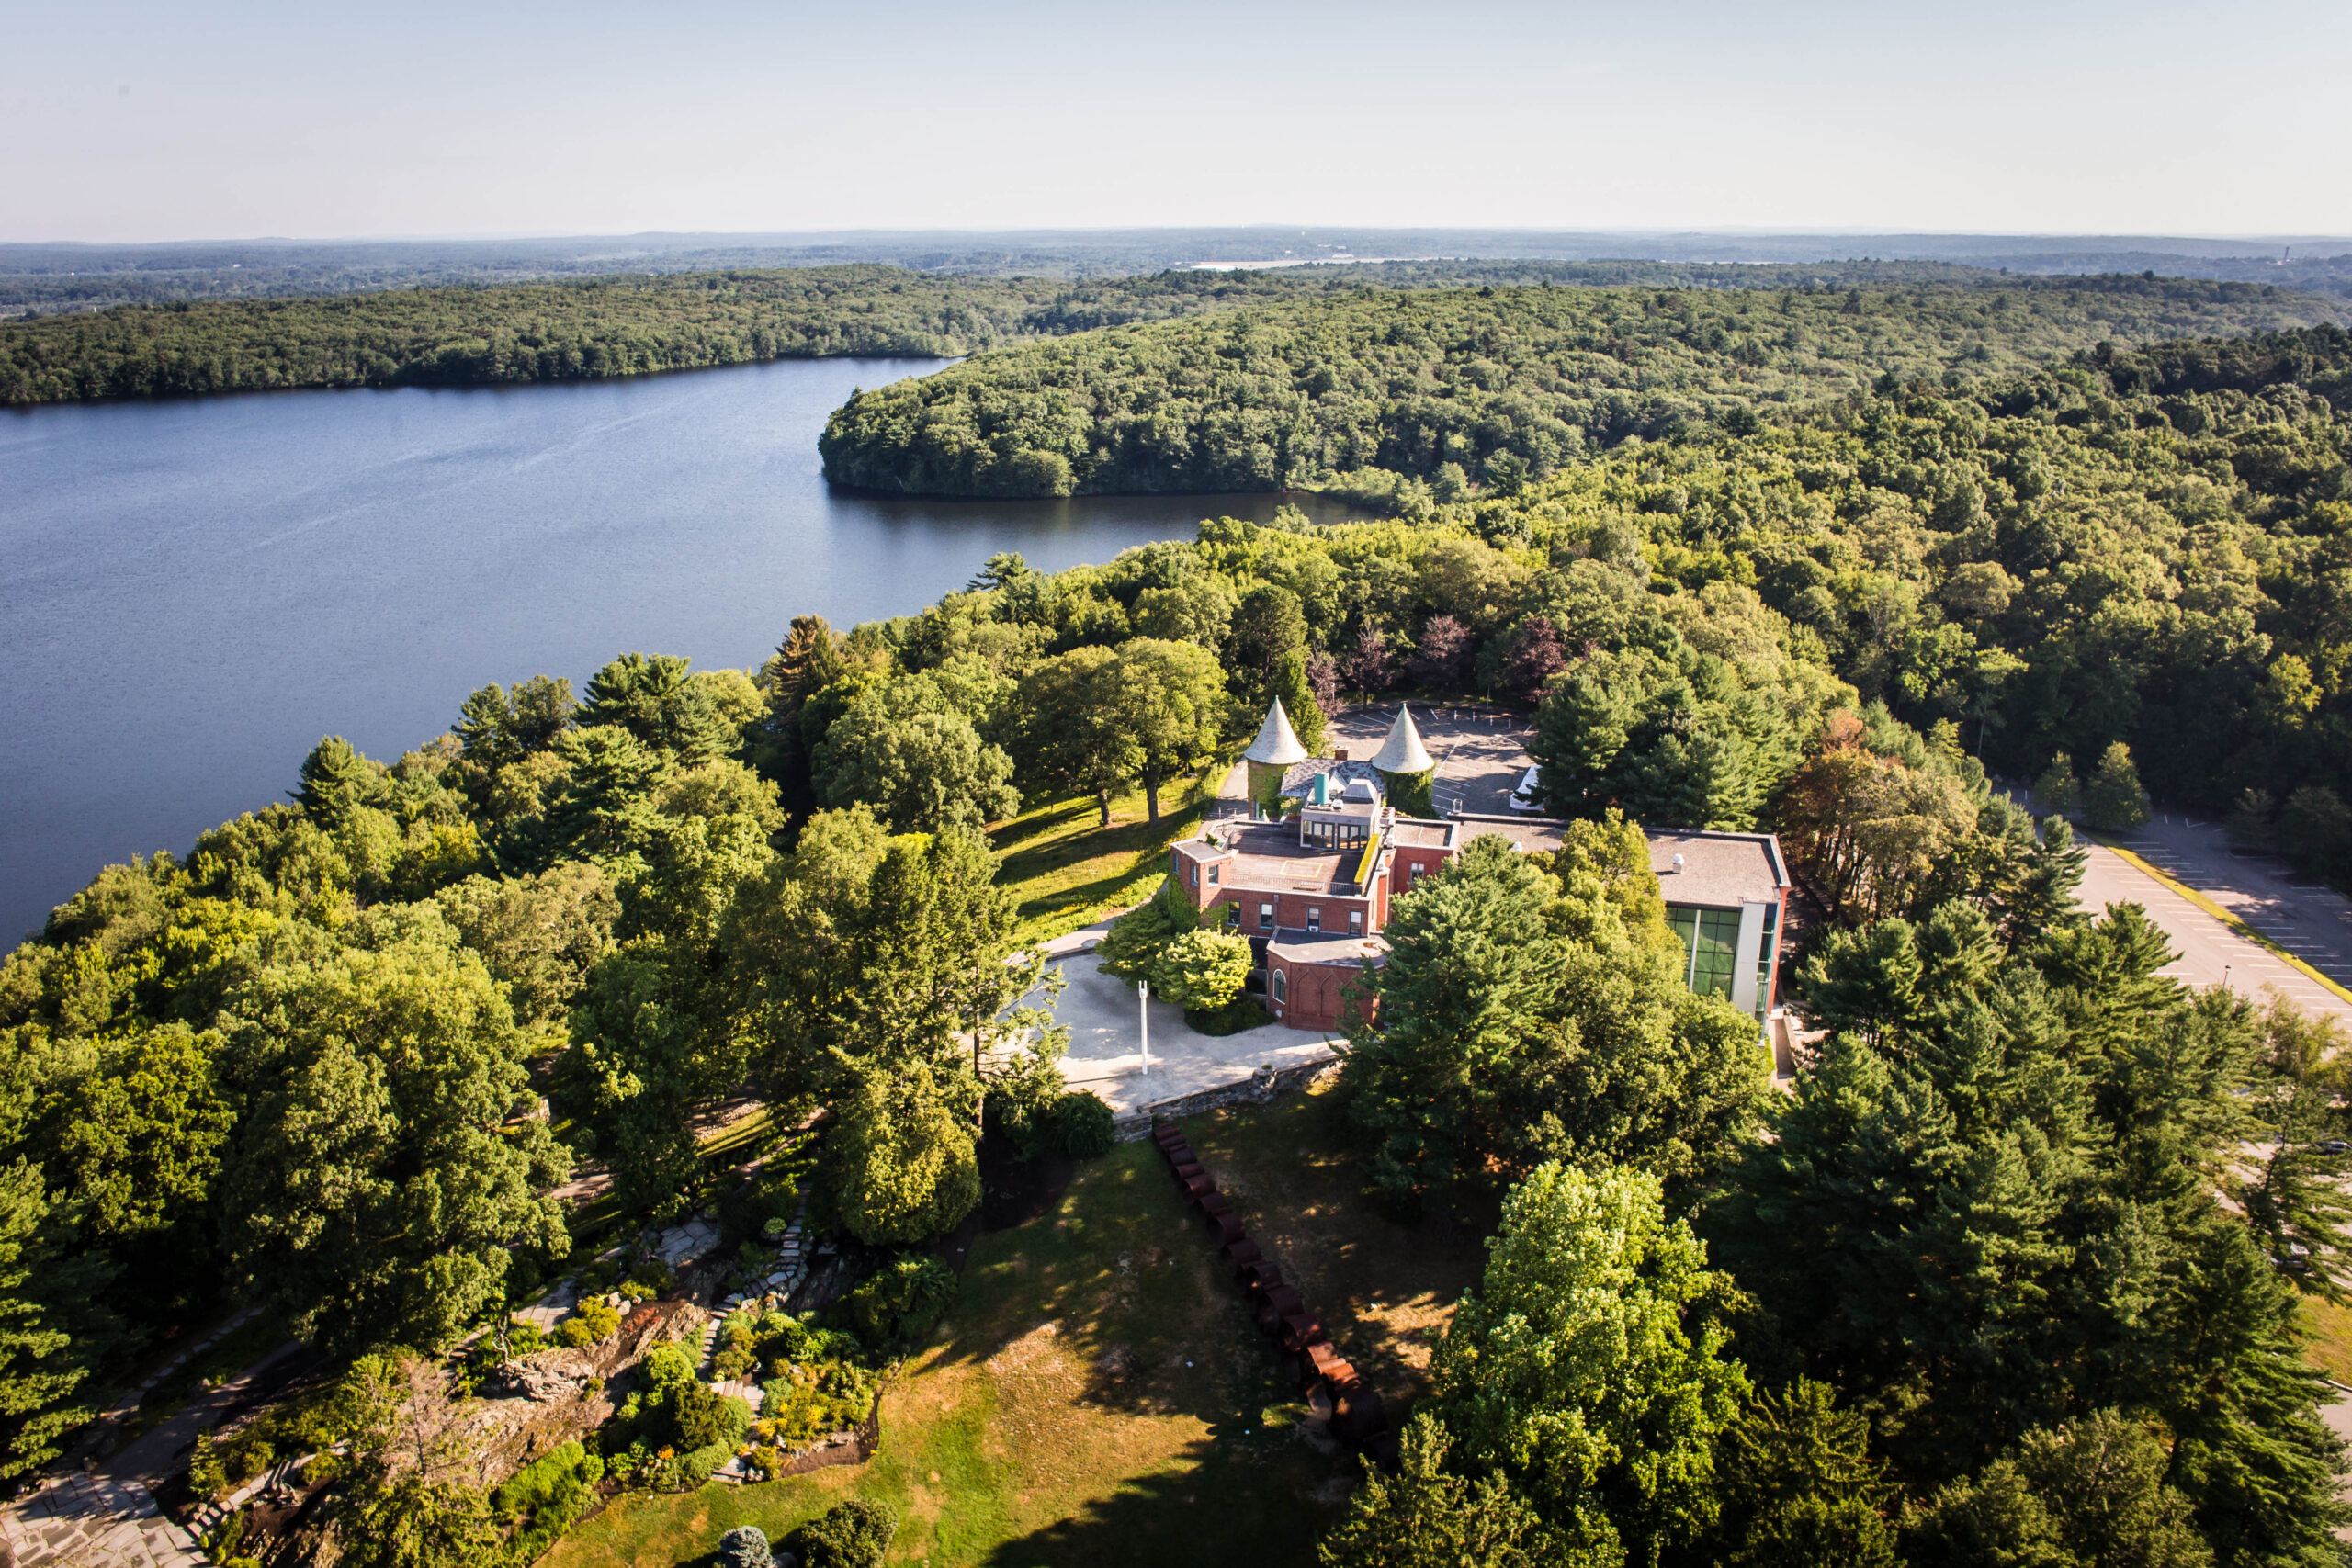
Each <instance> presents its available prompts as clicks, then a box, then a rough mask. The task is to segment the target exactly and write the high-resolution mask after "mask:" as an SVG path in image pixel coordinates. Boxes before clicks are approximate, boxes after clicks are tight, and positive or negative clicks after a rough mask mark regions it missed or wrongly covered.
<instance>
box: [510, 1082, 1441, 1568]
mask: <svg viewBox="0 0 2352 1568" xmlns="http://www.w3.org/2000/svg"><path fill="white" fill-rule="evenodd" d="M1333 1111H1334V1107H1333V1103H1332V1098H1331V1097H1330V1096H1329V1095H1328V1094H1326V1095H1314V1096H1307V1097H1294V1098H1293V1099H1290V1100H1284V1101H1281V1102H1278V1103H1277V1104H1275V1105H1274V1106H1272V1107H1269V1108H1267V1109H1265V1110H1262V1111H1238V1112H1224V1113H1218V1114H1214V1115H1209V1116H1203V1117H1198V1118H1195V1119H1193V1121H1192V1122H1188V1123H1187V1126H1188V1127H1189V1128H1190V1129H1191V1131H1192V1133H1193V1140H1194V1145H1195V1146H1196V1147H1197V1148H1198V1149H1199V1150H1200V1152H1201V1155H1202V1157H1203V1158H1204V1160H1206V1161H1207V1162H1208V1165H1209V1168H1210V1169H1211V1170H1212V1171H1213V1172H1214V1173H1215V1174H1216V1176H1217V1178H1218V1179H1219V1181H1220V1183H1223V1184H1227V1185H1229V1186H1230V1188H1231V1189H1232V1190H1233V1191H1234V1193H1235V1199H1234V1203H1235V1207H1236V1209H1237V1210H1238V1211H1241V1212H1242V1213H1244V1214H1245V1215H1246V1217H1247V1218H1248V1221H1249V1223H1250V1227H1251V1231H1252V1234H1253V1235H1259V1236H1261V1238H1264V1239H1263V1240H1262V1241H1261V1245H1265V1246H1266V1247H1267V1249H1268V1250H1269V1251H1270V1252H1273V1253H1276V1254H1277V1255H1278V1256H1280V1257H1281V1258H1282V1260H1283V1264H1284V1267H1285V1268H1287V1269H1295V1273H1296V1278H1297V1279H1298V1280H1299V1281H1300V1285H1301V1289H1302V1291H1303V1292H1305V1293H1306V1298H1307V1301H1308V1303H1309V1304H1310V1305H1312V1306H1313V1307H1315V1308H1316V1309H1317V1311H1318V1312H1320V1313H1321V1314H1322V1315H1323V1317H1324V1320H1325V1322H1326V1323H1327V1324H1329V1325H1330V1327H1331V1332H1332V1335H1333V1337H1334V1338H1335V1339H1337V1340H1338V1341H1339V1342H1340V1347H1341V1348H1342V1349H1343V1350H1344V1351H1345V1352H1346V1353H1347V1354H1348V1355H1349V1356H1350V1357H1351V1359H1355V1360H1356V1362H1357V1364H1358V1365H1359V1366H1360V1367H1362V1368H1363V1369H1364V1371H1366V1373H1367V1375H1370V1376H1372V1377H1373V1378H1374V1380H1375V1382H1376V1383H1377V1384H1378V1386H1379V1387H1380V1388H1381V1391H1382V1393H1384V1394H1388V1395H1390V1396H1391V1398H1392V1402H1393V1401H1394V1398H1395V1396H1396V1395H1397V1394H1401V1393H1406V1392H1408V1390H1409V1389H1410V1388H1411V1387H1412V1386H1413V1385H1414V1383H1415V1381H1416V1378H1417V1371H1416V1369H1418V1368H1420V1367H1423V1366H1426V1364H1427V1359H1428V1351H1429V1347H1430V1341H1431V1337H1432V1336H1433V1334H1434V1332H1435V1330H1436V1329H1437V1328H1438V1327H1439V1326H1440V1325H1442V1322H1443V1318H1444V1314H1445V1311H1446V1309H1447V1307H1448V1305H1449V1304H1450V1303H1452V1301H1453V1299H1454V1296H1455V1294H1457V1293H1458V1292H1459V1289H1460V1286H1461V1284H1462V1283H1463V1282H1464V1281H1466V1280H1468V1279H1469V1277H1470V1276H1471V1275H1472V1273H1473V1272H1474V1271H1475V1269H1476V1264H1477V1259H1478V1257H1479V1256H1480V1249H1479V1247H1477V1245H1476V1242H1475V1241H1473V1240H1470V1239H1468V1238H1467V1237H1458V1238H1456V1239H1454V1240H1453V1241H1452V1242H1450V1243H1446V1244H1440V1243H1439V1242H1437V1241H1436V1240H1435V1239H1433V1236H1432V1235H1430V1234H1424V1229H1425V1228H1426V1229H1429V1230H1434V1228H1435V1227H1434V1226H1433V1225H1432V1226H1430V1227H1424V1228H1416V1227H1407V1226H1399V1225H1396V1224H1391V1223H1390V1222H1388V1221H1386V1220H1385V1219H1383V1218H1381V1217H1380V1216H1379V1215H1378V1214H1376V1213H1374V1212H1373V1211H1372V1210H1371V1209H1370V1207H1369V1206H1368V1205H1366V1204H1365V1203H1364V1202H1363V1200H1362V1199H1361V1198H1359V1197H1358V1196H1356V1194H1355V1190H1354V1189H1355V1182H1354V1180H1353V1179H1352V1178H1351V1175H1350V1174H1349V1172H1348V1170H1347V1168H1346V1166H1345V1165H1344V1163H1343V1161H1342V1158H1341V1156H1340V1154H1339V1153H1338V1152H1337V1149H1336V1146H1335V1145H1333V1143H1332V1142H1331V1134H1332V1133H1333V1132H1334V1131H1335V1129H1336V1122H1335V1120H1334V1115H1333ZM882 1412H883V1433H884V1436H883V1447H882V1451H881V1452H880V1453H879V1454H877V1455H876V1457H875V1459H874V1460H873V1461H871V1462H870V1463H868V1464H866V1465H865V1466H862V1467H857V1468H842V1469H839V1470H830V1471H820V1472H817V1473H815V1474H813V1475H809V1476H800V1477H795V1478H793V1479H790V1480H786V1481H781V1482H776V1483H771V1484H767V1485H760V1486H747V1487H741V1488H728V1487H723V1486H714V1487H707V1488H705V1489H704V1490H703V1491H700V1492H696V1493H692V1494H687V1495H681V1496H666V1497H650V1498H639V1499H634V1500H628V1501H624V1502H622V1503H619V1504H616V1506H614V1507H612V1508H611V1509H608V1510H607V1511H606V1512H605V1513H604V1514H603V1515H601V1516H599V1517H596V1518H594V1519H591V1520H589V1521H588V1522H587V1523H586V1524H584V1525H582V1526H581V1527H579V1528H578V1529H576V1530H574V1531H573V1532H572V1534H571V1537H570V1538H568V1539H567V1540H564V1541H563V1542H562V1543H561V1544H560V1545H559V1546H558V1547H557V1548H556V1550H555V1551H554V1552H553V1553H551V1554H550V1555H549V1557H548V1559H546V1562H548V1564H549V1565H550V1568H620V1565H621V1564H625V1563H681V1562H689V1561H692V1560H693V1559H695V1558H696V1557H697V1556H700V1555H702V1554H704V1553H707V1552H708V1551H711V1550H712V1548H713V1547H715V1546H716V1545H717V1544H718V1538H719V1536H720V1535H721V1534H722V1533H724V1532H725V1531H726V1530H727V1529H729V1528H731V1527H732V1526H735V1525H738V1524H746V1523H749V1524H757V1525H759V1526H761V1527H762V1528H763V1529H766V1530H768V1531H769V1533H770V1534H771V1536H772V1537H773V1536H776V1535H781V1534H783V1533H784V1532H785V1531H786V1530H788V1529H791V1528H792V1527H793V1526H794V1525H796V1524H797V1523H799V1522H800V1521H801V1520H803V1519H806V1518H809V1517H812V1516H813V1515H815V1514H817V1513H819V1512H821V1511H822V1510H823V1509H824V1508H825V1507H827V1506H831V1503H832V1502H833V1501H834V1500H836V1499H837V1498H839V1497H842V1496H844V1495H849V1494H851V1493H853V1492H854V1493H862V1494H864V1495H869V1496H875V1497H879V1498H882V1499H884V1500H885V1501H887V1502H888V1503H889V1504H890V1505H891V1506H893V1507H895V1508H896V1509H898V1511H899V1516H900V1517H901V1518H902V1519H903V1520H904V1521H905V1525H904V1528H903V1529H901V1531H900V1533H899V1540H898V1541H897V1543H896V1544H895V1545H894V1547H893V1548H892V1551H891V1553H890V1559H891V1561H892V1562H898V1563H916V1562H921V1563H925V1564H934V1565H938V1568H947V1565H951V1564H967V1563H969V1564H988V1565H991V1568H1089V1565H1098V1564H1099V1565H1103V1568H1148V1565H1151V1564H1158V1563H1167V1564H1171V1565H1172V1564H1194V1563H1202V1562H1211V1563H1214V1562H1237V1563H1238V1562H1248V1563H1250V1564H1252V1565H1253V1568H1256V1565H1265V1568H1305V1565H1306V1564H1307V1563H1310V1562H1312V1561H1313V1555H1314V1553H1313V1541H1314V1539H1315V1537H1316V1535H1317V1533H1318V1532H1319V1531H1320V1530H1321V1529H1323V1528H1324V1526H1325V1525H1326V1524H1328V1523H1329V1521H1330V1520H1331V1519H1332V1518H1333V1517H1335V1516H1336V1515H1337V1513H1338V1511H1339V1509H1340V1506H1341V1505H1342V1504H1343V1502H1344V1500H1345V1498H1346V1496H1347V1494H1348V1491H1349V1489H1350V1488H1351V1486H1352V1484H1353V1483H1354V1481H1355V1478H1356V1476H1357V1475H1358V1474H1359V1473H1360V1469H1359V1466H1358V1464H1357V1462H1356V1461H1354V1460H1353V1459H1351V1457H1349V1456H1348V1455H1347V1454H1345V1453H1344V1452H1340V1451H1337V1450H1332V1449H1331V1448H1330V1446H1329V1444H1328V1441H1326V1440H1325V1439H1322V1438H1320V1436H1319V1434H1315V1433H1310V1432H1308V1431H1306V1430H1304V1429H1303V1428H1302V1427H1301V1425H1300V1422H1301V1419H1302V1417H1303V1416H1305V1414H1306V1407H1305V1406H1304V1404H1301V1403H1300V1401H1299V1399H1298V1397H1297V1391H1296V1385H1295V1382H1293V1381H1292V1380H1291V1379H1290V1378H1289V1377H1288V1376H1287V1375H1285V1374H1284V1373H1283V1371H1282V1369H1281V1368H1280V1366H1279V1365H1278V1363H1277V1361H1276V1359H1275V1357H1274V1355H1273V1352H1272V1348H1271V1347H1270V1346H1269V1345H1268V1344H1267V1343H1266V1341H1265V1340H1264V1339H1263V1338H1262V1337H1261V1336H1260V1335H1259V1334H1258V1333H1257V1332H1256V1330H1255V1329H1254V1328H1252V1327H1251V1326H1250V1320H1249V1314H1248V1313H1247V1311H1246V1309H1245V1307H1244V1305H1243V1303H1242V1299H1241V1297H1240V1295H1239V1293H1238V1292H1237V1291H1236V1290H1235V1289H1234V1288H1233V1287H1232V1286H1231V1284H1230V1283H1229V1282H1228V1281H1227V1280H1226V1278H1225V1276H1224V1274H1223V1272H1222V1270H1220V1269H1218V1268H1217V1267H1216V1261H1215V1252H1214V1249H1213V1247H1211V1244H1210V1240H1209V1236H1208V1234H1207V1232H1206V1231H1205V1229H1204V1228H1203V1227H1202V1226H1201V1225H1200V1224H1199V1223H1198V1220H1197V1218H1196V1217H1195V1216H1194V1215H1193V1212H1192V1211H1191V1210H1189V1209H1187V1208H1185V1207H1184V1206H1183V1204H1182V1201H1180V1199H1179V1197H1178V1195H1177V1192H1176V1190H1175V1187H1174V1185H1173V1184H1172V1183H1171V1182H1170V1180H1169V1179H1168V1177H1167V1174H1166V1170H1165V1167H1164V1165H1163V1164H1162V1162H1161V1159H1160V1156H1159V1152H1158V1150H1157V1149H1155V1148H1153V1147H1152V1146H1151V1145H1148V1144H1129V1145H1124V1146H1122V1147H1120V1148H1119V1149H1117V1150H1115V1151H1114V1153H1112V1154H1111V1155H1110V1156H1107V1157H1106V1158H1104V1159H1103V1160H1100V1161H1097V1162H1094V1163H1092V1164H1091V1165H1089V1166H1086V1167H1083V1168H1081V1169H1080V1174H1079V1176H1078V1178H1077V1179H1076V1180H1075V1181H1074V1182H1072V1184H1071V1185H1070V1187H1069V1190H1068V1191H1067V1192H1065V1193H1063V1194H1062V1195H1061V1197H1060V1198H1059V1199H1058V1200H1056V1201H1053V1202H1051V1203H1049V1204H1048V1205H1047V1206H1046V1211H1045V1212H1044V1213H1042V1214H1041V1215H1040V1216H1039V1217H1037V1218H1035V1219H1032V1220H1028V1221H1025V1222H1023V1224H1018V1225H1015V1226H1013V1227H1012V1228H1011V1229H1007V1230H1002V1231H998V1232H994V1233H990V1234H986V1235H982V1236H981V1237H980V1238H979V1239H978V1241H977V1242H975V1243H974V1244H973V1247H972V1250H971V1254H970V1262H969V1265H968V1267H967V1270H966V1273H965V1277H964V1283H963V1291H962V1295H961V1297H960V1299H959V1301H958V1303H957V1304H956V1308H955V1309H954V1312H953V1313H952V1314H951V1316H950V1317H949V1319H948V1320H947V1321H946V1322H944V1323H943V1324H942V1325H941V1327H940V1329H939V1330H938V1332H937V1333H935V1334H934V1335H933V1343H932V1344H931V1345H930V1346H929V1347H928V1348H926V1349H924V1350H923V1351H922V1353H921V1354H919V1355H917V1356H916V1357H915V1358H914V1359H912V1360H911V1361H910V1362H909V1364H908V1366H907V1367H906V1369H905V1370H904V1371H903V1372H902V1373H901V1374H900V1376H899V1378H898V1379H897V1380H896V1381H894V1382H892V1383H891V1384H890V1386H889V1388H888V1392H887V1393H885V1395H884V1398H883V1403H882Z"/></svg>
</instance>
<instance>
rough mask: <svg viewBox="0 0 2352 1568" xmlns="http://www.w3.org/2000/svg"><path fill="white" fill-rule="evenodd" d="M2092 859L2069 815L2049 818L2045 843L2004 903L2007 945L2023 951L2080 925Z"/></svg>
mask: <svg viewBox="0 0 2352 1568" xmlns="http://www.w3.org/2000/svg"><path fill="white" fill-rule="evenodd" d="M2090 858H2091V857H2090V852H2089V851H2088V850H2086V849H2084V848H2083V847H2082V846H2081V845H2079V844H2077V843H2075V828H2074V824H2073V823H2071V822H2068V821H2067V820H2066V819H2065V818H2064V817H2045V818H2042V820H2041V840H2040V841H2039V842H2038V843H2036V844H2035V845H2034V847H2033V849H2032V850H2031V852H2029V853H2028V854H2027V856H2026V859H2025V864H2024V865H2023V867H2022V868H2021V870H2020V874H2019V875H2018V878H2017V881H2016V882H2015V884H2014V885H2013V886H2011V888H2010V889H2009V890H2008V892H2007V897H2004V898H2002V899H2000V900H1999V908H1998V910H1997V913H1998V915H1999V919H2000V930H2001V940H2002V942H2006V943H2007V944H2008V945H2009V946H2010V947H2017V946H2019V945H2020V944H2022V943H2025V942H2031V941H2032V940H2033V939H2035V938H2036V937H2038V936H2040V935H2041V933H2043V932H2044V931H2055V930H2057V929H2058V928H2060V927H2062V926H2066V925H2072V924H2075V923H2077V922H2079V921H2080V920H2081V919H2082V918H2083V917H2082V914H2081V912H2080V911H2079V909H2078V908H2077V907H2076V905H2075V888H2077V887H2079V886H2082V881H2083V868H2084V867H2085V866H2086V865H2087V864H2089V863H2090Z"/></svg>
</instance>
